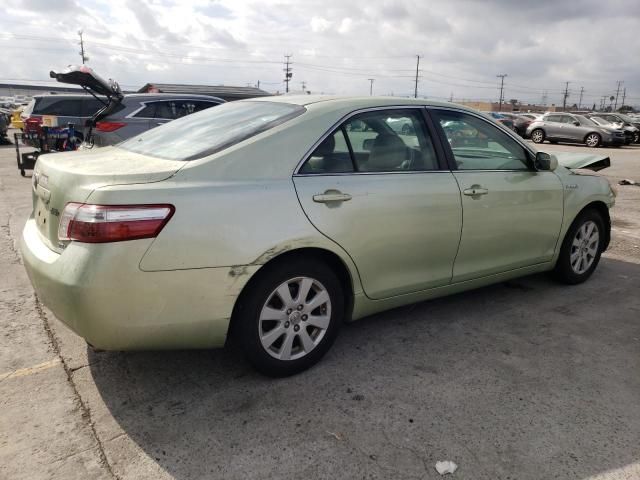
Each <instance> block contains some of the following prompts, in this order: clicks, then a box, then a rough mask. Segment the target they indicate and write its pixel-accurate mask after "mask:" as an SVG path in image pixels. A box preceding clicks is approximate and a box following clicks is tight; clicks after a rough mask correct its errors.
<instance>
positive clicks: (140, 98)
mask: <svg viewBox="0 0 640 480" xmlns="http://www.w3.org/2000/svg"><path fill="white" fill-rule="evenodd" d="M221 103H224V100H222V99H221V98H217V97H210V96H208V95H190V94H184V95H179V94H171V93H138V94H131V95H125V96H124V98H123V99H122V101H121V102H120V105H119V106H118V107H117V108H116V109H115V111H114V112H113V113H111V114H110V115H107V116H106V117H104V118H102V119H100V120H98V121H97V122H96V126H95V128H94V129H93V144H94V145H95V146H96V147H102V146H106V145H115V144H116V143H120V142H122V141H123V140H126V139H127V138H131V137H134V136H136V135H138V134H140V133H142V132H146V131H147V130H149V129H151V128H153V127H156V126H158V125H162V124H164V123H167V122H170V121H171V120H175V119H176V118H180V117H184V116H185V115H189V114H191V113H195V112H199V111H200V110H204V109H206V108H210V107H215V106H216V105H220V104H221Z"/></svg>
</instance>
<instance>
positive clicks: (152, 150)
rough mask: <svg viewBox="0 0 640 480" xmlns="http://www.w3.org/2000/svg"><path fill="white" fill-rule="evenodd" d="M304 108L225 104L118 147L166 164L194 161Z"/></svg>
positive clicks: (279, 122)
mask: <svg viewBox="0 0 640 480" xmlns="http://www.w3.org/2000/svg"><path fill="white" fill-rule="evenodd" d="M304 111H305V109H304V107H301V106H299V105H291V104H288V103H276V102H250V101H249V102H246V101H243V102H229V103H224V104H222V105H220V106H218V107H216V108H208V109H206V110H202V111H201V112H197V113H193V114H191V115H187V116H186V117H182V118H180V119H178V120H174V121H172V122H169V123H167V124H165V125H162V126H160V127H156V128H154V129H151V130H149V131H147V132H145V133H142V134H140V135H138V136H137V137H133V138H130V139H129V140H126V141H124V142H122V143H121V144H119V145H118V147H120V148H123V149H125V150H129V151H131V152H136V153H142V154H144V155H151V156H154V157H160V158H165V159H168V160H195V159H198V158H202V157H205V156H207V155H211V154H212V153H215V152H219V151H220V150H224V149H225V148H228V147H230V146H232V145H234V144H236V143H239V142H241V141H243V140H246V139H247V138H250V137H253V136H254V135H257V134H258V133H261V132H264V131H266V130H269V129H270V128H273V127H275V126H277V125H280V124H281V123H284V122H286V121H287V120H290V119H292V118H294V117H297V116H298V115H300V114H301V113H303V112H304Z"/></svg>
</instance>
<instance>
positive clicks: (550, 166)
mask: <svg viewBox="0 0 640 480" xmlns="http://www.w3.org/2000/svg"><path fill="white" fill-rule="evenodd" d="M534 167H535V169H536V170H538V171H543V172H553V171H554V170H555V169H556V168H558V159H557V158H556V156H555V155H549V154H548V153H545V152H538V153H536V158H535V161H534Z"/></svg>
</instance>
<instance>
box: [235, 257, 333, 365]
mask: <svg viewBox="0 0 640 480" xmlns="http://www.w3.org/2000/svg"><path fill="white" fill-rule="evenodd" d="M266 268H267V270H265V271H264V272H262V273H260V274H259V275H260V276H259V277H258V278H257V279H256V281H255V282H252V284H250V285H249V288H250V291H248V292H246V294H243V298H242V299H241V300H240V302H242V303H241V304H239V306H238V309H237V311H236V314H237V316H238V318H237V321H238V322H239V323H238V329H237V332H236V335H237V338H236V340H237V342H238V343H239V345H240V346H241V348H242V350H243V352H244V354H245V356H246V358H247V360H248V361H249V362H250V363H251V364H252V365H253V367H254V368H255V369H256V370H258V371H259V372H261V373H263V374H265V375H268V376H272V377H286V376H289V375H294V374H296V373H299V372H301V371H303V370H306V369H308V368H310V367H311V366H313V365H314V364H316V363H317V362H318V361H319V360H320V359H321V358H322V357H323V356H324V354H325V353H326V352H327V351H328V350H329V348H330V347H331V345H332V344H333V342H334V340H335V339H336V336H337V335H338V331H339V329H340V325H341V324H342V321H343V317H344V292H343V290H342V285H341V284H340V281H339V279H338V277H337V276H336V274H335V273H334V272H333V270H331V268H329V267H328V266H327V265H326V264H324V263H322V262H320V261H318V260H315V259H313V258H305V257H298V258H293V259H289V260H288V261H287V262H282V263H276V264H274V265H273V266H271V267H269V266H268V267H266Z"/></svg>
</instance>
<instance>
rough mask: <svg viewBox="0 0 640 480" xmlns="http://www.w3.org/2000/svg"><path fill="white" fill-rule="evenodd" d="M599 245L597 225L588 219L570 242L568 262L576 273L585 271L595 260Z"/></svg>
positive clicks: (580, 273)
mask: <svg viewBox="0 0 640 480" xmlns="http://www.w3.org/2000/svg"><path fill="white" fill-rule="evenodd" d="M599 246H600V232H599V231H598V225H596V223H595V222H593V221H591V220H589V221H587V222H585V223H583V224H582V226H581V227H580V228H579V229H578V231H577V232H576V235H575V237H573V242H572V244H571V253H570V255H569V262H570V263H571V269H572V270H573V271H574V272H575V273H577V274H578V275H582V274H583V273H585V272H586V271H587V270H589V268H590V267H591V265H592V264H593V261H594V260H595V258H596V256H597V254H598V248H599Z"/></svg>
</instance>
